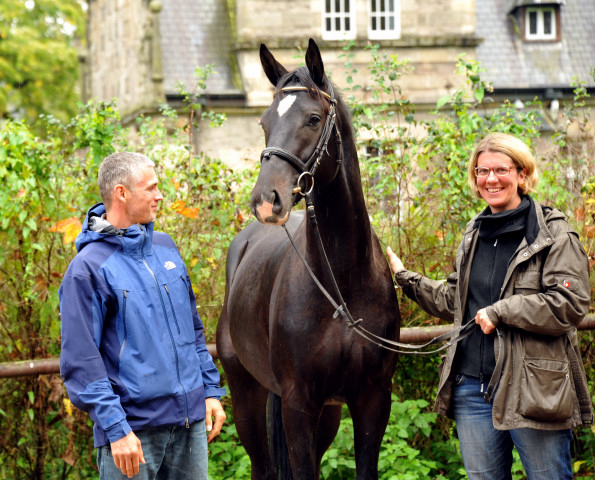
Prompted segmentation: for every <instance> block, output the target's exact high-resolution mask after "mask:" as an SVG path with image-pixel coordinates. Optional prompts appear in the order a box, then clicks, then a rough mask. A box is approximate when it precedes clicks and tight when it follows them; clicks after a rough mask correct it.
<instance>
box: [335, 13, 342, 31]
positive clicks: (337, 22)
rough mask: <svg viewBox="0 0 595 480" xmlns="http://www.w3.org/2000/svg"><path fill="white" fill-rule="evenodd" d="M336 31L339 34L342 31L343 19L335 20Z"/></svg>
mask: <svg viewBox="0 0 595 480" xmlns="http://www.w3.org/2000/svg"><path fill="white" fill-rule="evenodd" d="M335 30H336V31H337V32H340V31H341V19H340V18H339V17H337V18H335Z"/></svg>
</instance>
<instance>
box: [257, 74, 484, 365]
mask: <svg viewBox="0 0 595 480" xmlns="http://www.w3.org/2000/svg"><path fill="white" fill-rule="evenodd" d="M280 91H282V92H297V91H312V90H311V89H310V88H308V87H304V86H295V87H285V88H282V89H281V90H280ZM318 91H319V92H320V93H321V94H322V95H323V96H324V97H325V98H326V99H327V100H328V102H329V104H330V106H329V112H328V115H327V117H326V120H325V123H324V128H323V129H322V133H321V135H320V138H319V139H318V143H317V144H316V148H315V149H314V151H313V152H312V154H311V155H310V158H308V159H307V160H305V161H304V160H302V159H300V158H299V157H298V156H297V155H295V154H293V153H291V152H289V151H287V150H285V149H283V148H280V147H267V148H265V149H264V150H263V151H262V153H261V155H260V161H261V163H262V161H263V159H269V158H270V157H271V156H273V155H275V156H277V157H280V158H282V159H283V160H285V161H287V162H289V163H290V164H291V165H293V166H294V167H295V168H296V169H297V170H298V172H300V176H299V178H298V180H297V185H296V187H295V188H294V189H293V193H294V194H295V197H296V198H295V200H294V204H297V202H298V201H299V200H300V198H299V196H298V195H297V194H300V195H302V196H303V197H305V199H306V206H307V211H308V216H309V218H310V222H311V223H312V226H313V228H314V233H315V237H316V242H317V243H318V249H319V250H320V254H321V256H322V259H323V260H324V264H325V267H326V270H327V272H328V276H329V278H330V279H331V282H332V286H333V290H334V292H335V295H336V296H337V298H338V302H337V301H335V299H334V298H333V297H332V296H331V294H330V293H329V292H328V291H327V290H326V289H325V288H324V286H323V285H322V284H321V283H320V281H319V280H318V279H317V278H316V275H314V272H313V271H312V269H311V268H310V266H309V265H308V263H307V262H306V259H305V258H304V256H303V254H302V253H301V252H300V250H299V249H298V247H297V245H296V244H295V242H294V240H293V237H292V236H291V234H290V233H289V230H287V227H286V226H285V225H283V228H284V229H285V232H286V233H287V236H288V237H289V241H290V242H291V244H292V245H293V248H294V249H295V251H296V252H297V254H298V255H299V257H300V259H301V260H302V262H303V263H304V265H305V267H306V270H307V271H308V273H309V274H310V276H311V277H312V280H313V281H314V283H315V284H316V286H317V287H318V288H319V289H320V291H321V292H322V293H323V294H324V296H325V297H326V298H327V299H328V301H329V302H330V303H331V304H332V305H333V307H334V308H335V313H334V314H333V318H337V317H339V316H341V318H342V319H343V320H345V322H346V323H347V325H348V326H349V327H350V328H351V329H352V330H353V331H355V332H356V333H357V334H358V335H360V336H361V337H363V338H365V339H366V340H368V341H369V342H371V343H373V344H375V345H377V346H379V347H381V348H384V349H386V350H390V351H392V352H396V353H403V354H409V355H429V354H431V353H436V352H439V351H441V350H444V349H445V348H448V347H450V346H451V345H454V344H455V343H457V342H459V341H461V340H462V339H464V338H465V337H467V336H468V335H469V334H471V333H472V332H473V327H474V324H473V323H468V324H467V325H465V326H463V327H460V328H458V329H455V330H453V331H451V332H447V333H445V334H442V335H440V336H438V337H436V338H433V339H432V340H430V341H429V342H427V343H425V344H423V345H412V344H407V343H400V342H395V341H393V340H390V339H388V338H384V337H380V336H378V335H376V334H375V333H372V332H370V331H369V330H367V329H366V328H364V326H363V325H362V322H363V320H362V319H361V318H360V319H358V320H354V319H353V317H352V315H351V313H350V312H349V309H348V308H347V304H346V303H345V300H343V297H342V295H341V291H340V290H339V286H338V285H337V281H336V279H335V276H334V275H333V271H332V268H331V265H330V262H329V260H328V257H327V255H326V251H325V249H324V245H323V244H322V239H321V237H320V231H319V230H318V222H317V220H316V214H315V212H314V203H313V202H312V190H313V188H314V175H315V173H316V171H317V170H318V167H319V166H320V161H321V160H322V156H323V155H324V154H325V153H328V142H329V140H330V137H331V134H332V131H333V129H334V130H335V136H336V141H337V148H338V157H337V159H336V164H337V165H336V169H335V173H334V175H333V178H332V179H331V181H332V180H334V178H335V177H336V176H337V174H338V173H339V169H340V168H341V164H342V163H343V140H342V138H341V132H340V131H339V129H338V128H337V123H336V121H337V112H336V106H337V100H336V99H335V92H334V90H333V87H332V86H331V85H330V84H329V93H326V92H323V91H322V90H318ZM308 177H309V178H310V185H309V187H308V182H307V178H308ZM302 180H303V181H304V188H302V186H301V182H302ZM449 339H450V340H449ZM445 340H449V341H448V342H447V343H445V344H444V345H442V346H441V347H439V348H436V349H434V350H429V351H422V349H424V348H427V347H429V346H431V345H434V344H436V343H439V342H443V341H445Z"/></svg>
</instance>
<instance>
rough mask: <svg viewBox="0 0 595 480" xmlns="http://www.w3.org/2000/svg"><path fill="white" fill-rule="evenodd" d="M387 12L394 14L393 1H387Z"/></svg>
mask: <svg viewBox="0 0 595 480" xmlns="http://www.w3.org/2000/svg"><path fill="white" fill-rule="evenodd" d="M388 11H389V12H390V13H394V11H395V0H389V2H388Z"/></svg>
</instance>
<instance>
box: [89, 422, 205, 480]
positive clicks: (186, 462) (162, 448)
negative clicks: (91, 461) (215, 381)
mask: <svg viewBox="0 0 595 480" xmlns="http://www.w3.org/2000/svg"><path fill="white" fill-rule="evenodd" d="M134 434H135V435H136V436H137V437H138V438H139V440H140V442H141V448H142V449H143V454H144V456H145V462H146V463H141V464H140V469H139V472H138V474H137V475H135V476H134V477H133V478H134V480H149V479H151V480H166V479H168V480H171V479H175V480H184V479H188V480H190V479H192V480H207V478H208V450H207V435H206V431H205V421H204V420H202V421H200V422H196V423H193V424H192V425H190V428H186V427H185V426H166V427H153V428H148V429H146V430H140V431H137V432H134ZM97 467H98V468H99V478H100V479H101V480H123V479H128V477H127V476H126V475H124V474H122V472H121V471H120V469H118V468H117V467H116V464H115V463H114V459H113V457H112V452H111V448H110V446H109V445H106V446H104V447H101V448H99V449H97Z"/></svg>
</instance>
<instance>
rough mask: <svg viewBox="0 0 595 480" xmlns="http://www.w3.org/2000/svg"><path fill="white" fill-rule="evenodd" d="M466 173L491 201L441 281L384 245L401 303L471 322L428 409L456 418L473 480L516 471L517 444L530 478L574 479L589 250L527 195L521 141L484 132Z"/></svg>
mask: <svg viewBox="0 0 595 480" xmlns="http://www.w3.org/2000/svg"><path fill="white" fill-rule="evenodd" d="M468 180H469V185H470V186H471V188H472V190H473V191H474V192H475V194H476V195H477V196H478V197H479V198H483V199H484V200H485V202H486V203H487V208H486V209H485V210H484V211H483V212H481V213H480V214H479V215H478V216H477V217H475V218H474V219H473V220H471V221H470V222H469V223H468V224H467V228H466V230H465V232H464V234H463V241H462V242H461V244H460V246H459V248H458V251H457V257H456V264H455V271H454V273H453V274H451V275H450V276H449V278H448V279H447V281H446V282H439V281H435V280H431V279H429V278H427V277H424V276H422V275H420V274H418V273H415V272H411V271H408V270H406V269H405V268H404V267H403V264H402V262H401V261H400V259H399V258H398V257H397V256H396V255H395V254H394V253H393V251H392V250H391V248H390V247H389V248H388V249H387V254H388V257H389V261H390V264H391V269H392V271H393V273H394V274H395V280H396V282H397V284H398V285H399V286H401V287H402V288H403V291H404V292H405V294H406V295H407V296H408V297H409V298H411V299H412V300H414V301H415V302H417V303H418V304H419V305H420V306H421V307H422V308H423V309H424V310H425V311H427V312H428V313H430V314H431V315H434V316H436V317H440V318H442V319H445V320H449V321H454V324H455V326H460V325H462V324H466V323H468V322H472V321H473V322H475V323H476V324H477V325H476V327H475V331H474V332H473V334H472V335H470V336H469V337H467V338H465V339H464V340H463V341H461V342H459V343H458V344H457V345H455V346H453V347H451V348H450V349H449V351H448V353H447V355H446V357H445V359H444V362H443V364H442V365H441V378H440V384H439V387H438V397H437V400H436V405H435V409H436V411H438V412H440V413H442V414H443V415H447V416H449V417H450V418H453V419H454V420H455V421H456V426H457V432H458V437H459V440H460V444H461V453H462V456H463V463H464V465H465V469H466V470H467V474H468V476H469V478H470V479H480V478H481V479H510V478H512V476H511V466H512V449H513V446H516V448H517V450H518V452H519V454H520V457H521V460H522V462H523V466H524V468H525V472H526V474H527V478H528V479H529V480H532V479H539V480H547V479H552V480H561V479H571V478H572V460H571V457H570V442H571V439H572V430H571V429H572V427H573V426H575V425H580V424H582V423H590V422H592V420H593V411H592V406H591V399H590V395H589V393H588V390H587V381H586V377H585V373H584V368H583V365H582V362H581V360H580V357H579V351H578V341H577V333H576V326H577V325H578V324H579V323H580V321H581V320H582V319H583V317H584V316H585V315H586V313H587V311H588V308H589V299H590V287H589V267H588V261H587V256H586V253H585V251H584V249H583V247H582V245H581V243H580V241H579V238H578V235H577V234H576V232H574V231H573V230H572V229H571V228H570V226H569V225H568V223H567V221H566V219H565V217H564V216H563V215H562V213H561V212H559V211H558V210H556V209H552V208H549V207H546V206H543V205H539V204H536V203H535V202H534V201H533V199H532V198H531V197H530V196H529V193H530V192H531V191H532V190H533V187H534V186H535V184H536V183H537V172H536V169H535V161H534V160H533V156H532V155H531V152H530V150H529V149H528V147H527V146H526V145H525V144H524V143H523V142H522V141H520V140H519V139H517V138H515V137H513V136H510V135H506V134H501V133H494V134H491V135H489V136H487V137H486V138H484V139H483V140H482V141H481V142H480V143H479V145H477V147H476V148H475V150H474V152H473V154H472V156H471V159H470V161H469V166H468Z"/></svg>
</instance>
